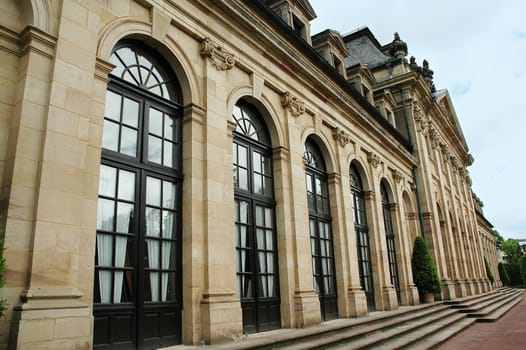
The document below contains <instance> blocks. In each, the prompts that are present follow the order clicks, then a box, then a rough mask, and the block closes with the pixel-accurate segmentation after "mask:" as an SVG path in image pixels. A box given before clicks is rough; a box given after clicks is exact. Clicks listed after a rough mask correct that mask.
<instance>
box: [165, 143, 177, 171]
mask: <svg viewBox="0 0 526 350" xmlns="http://www.w3.org/2000/svg"><path fill="white" fill-rule="evenodd" d="M173 147H174V145H173V143H171V142H170V141H164V154H163V165H166V166H167V167H170V168H173V166H174V163H175V159H174V156H173Z"/></svg>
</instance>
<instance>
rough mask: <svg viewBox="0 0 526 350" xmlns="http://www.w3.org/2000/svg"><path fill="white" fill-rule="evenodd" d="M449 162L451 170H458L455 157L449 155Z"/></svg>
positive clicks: (458, 164)
mask: <svg viewBox="0 0 526 350" xmlns="http://www.w3.org/2000/svg"><path fill="white" fill-rule="evenodd" d="M449 160H451V165H452V167H453V170H458V169H459V168H460V163H459V162H458V158H457V157H456V156H454V155H450V156H449Z"/></svg>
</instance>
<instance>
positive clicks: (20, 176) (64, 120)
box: [6, 1, 109, 349]
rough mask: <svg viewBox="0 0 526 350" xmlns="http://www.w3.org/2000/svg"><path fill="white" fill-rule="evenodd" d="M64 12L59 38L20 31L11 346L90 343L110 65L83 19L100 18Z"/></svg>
mask: <svg viewBox="0 0 526 350" xmlns="http://www.w3.org/2000/svg"><path fill="white" fill-rule="evenodd" d="M60 14H61V16H63V17H62V18H60V22H61V24H60V26H59V28H60V30H59V32H58V35H57V37H56V38H55V37H54V36H52V35H50V34H48V33H45V32H43V31H41V30H39V29H37V28H33V27H27V28H26V30H25V31H24V32H23V33H22V35H21V43H22V47H23V48H22V56H21V58H20V62H21V64H20V77H19V89H18V92H19V96H18V98H17V101H19V102H18V106H17V108H16V111H17V112H16V113H17V115H16V118H15V119H16V120H17V123H15V125H17V127H16V128H15V130H13V131H15V133H16V135H17V137H16V139H13V142H14V143H13V145H15V146H14V149H13V152H12V155H13V171H12V175H11V184H12V185H11V193H10V200H9V208H8V232H7V234H6V242H8V241H10V240H13V241H18V242H19V243H18V244H19V245H18V247H17V248H14V249H13V250H11V249H9V250H8V251H7V252H8V253H7V259H8V261H10V266H11V267H10V269H12V270H11V273H13V274H14V275H18V276H19V277H18V278H14V279H11V278H9V276H8V280H9V281H10V283H13V282H14V283H15V284H14V286H16V287H15V288H20V287H22V288H23V292H22V293H21V295H20V299H21V304H19V305H16V306H15V307H14V313H13V324H12V328H11V336H10V347H11V348H17V349H31V348H34V347H35V344H36V343H39V346H41V347H49V348H76V349H90V348H91V344H92V310H91V305H92V295H93V292H92V288H93V264H94V253H95V232H96V217H97V210H96V208H97V194H98V174H99V167H100V144H101V139H102V120H103V112H102V111H103V107H104V97H103V95H104V93H103V92H102V93H101V91H105V82H104V75H106V76H107V73H108V72H109V66H108V65H105V64H104V63H101V64H97V65H96V59H95V51H96V44H97V34H98V28H97V27H96V26H86V24H85V23H84V20H85V18H87V17H88V16H93V17H96V16H97V15H96V14H94V13H93V12H91V11H90V10H89V9H87V8H85V7H82V6H81V5H79V4H77V3H76V2H69V1H67V2H64V3H63V4H62V8H61V11H60ZM71 62H74V64H72V63H71ZM96 66H97V69H96ZM94 76H95V77H96V78H99V79H94ZM101 79H102V80H101ZM101 95H102V96H101ZM16 222H18V225H17V224H16ZM15 226H18V228H16V227H15ZM13 234H16V236H17V237H16V238H15V237H13V236H12V235H13ZM18 249H20V250H18ZM18 253H19V254H18ZM17 280H18V281H17Z"/></svg>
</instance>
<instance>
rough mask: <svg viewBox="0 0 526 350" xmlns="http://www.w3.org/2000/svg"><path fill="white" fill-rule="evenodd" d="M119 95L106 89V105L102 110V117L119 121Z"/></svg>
mask: <svg viewBox="0 0 526 350" xmlns="http://www.w3.org/2000/svg"><path fill="white" fill-rule="evenodd" d="M121 99H122V97H121V95H118V94H116V93H114V92H112V91H109V90H108V91H106V107H105V110H104V117H106V118H109V119H113V120H115V121H120V116H121Z"/></svg>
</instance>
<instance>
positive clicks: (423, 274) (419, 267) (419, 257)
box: [411, 236, 441, 295]
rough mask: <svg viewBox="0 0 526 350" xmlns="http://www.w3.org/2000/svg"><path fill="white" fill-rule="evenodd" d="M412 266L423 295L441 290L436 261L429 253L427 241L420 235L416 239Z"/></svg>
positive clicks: (419, 290)
mask: <svg viewBox="0 0 526 350" xmlns="http://www.w3.org/2000/svg"><path fill="white" fill-rule="evenodd" d="M411 266H412V268H413V281H414V282H415V285H416V287H417V288H418V292H419V293H420V294H421V295H424V294H427V293H439V292H440V291H441V285H440V279H439V277H438V272H437V268H436V266H435V262H434V261H433V258H432V257H431V254H429V249H428V248H427V244H426V241H424V239H423V238H422V237H420V236H417V237H416V239H415V245H414V248H413V257H412V259H411Z"/></svg>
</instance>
